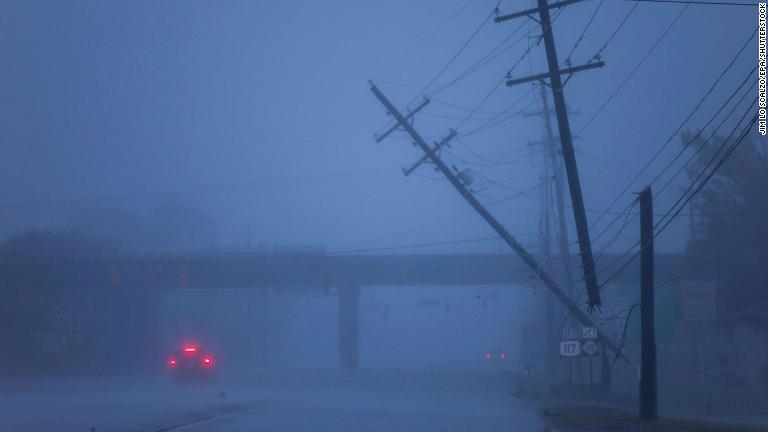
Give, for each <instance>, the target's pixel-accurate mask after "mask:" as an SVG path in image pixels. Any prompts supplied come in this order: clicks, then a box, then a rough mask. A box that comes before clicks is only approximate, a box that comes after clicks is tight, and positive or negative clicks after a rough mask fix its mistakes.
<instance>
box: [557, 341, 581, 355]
mask: <svg viewBox="0 0 768 432" xmlns="http://www.w3.org/2000/svg"><path fill="white" fill-rule="evenodd" d="M580 354H581V344H580V343H579V341H577V340H567V341H561V342H560V356H562V357H578V356H579V355H580Z"/></svg>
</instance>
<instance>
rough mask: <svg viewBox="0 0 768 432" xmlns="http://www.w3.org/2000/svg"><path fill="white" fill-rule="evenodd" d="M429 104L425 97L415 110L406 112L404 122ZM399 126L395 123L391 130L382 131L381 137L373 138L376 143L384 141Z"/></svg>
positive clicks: (375, 136)
mask: <svg viewBox="0 0 768 432" xmlns="http://www.w3.org/2000/svg"><path fill="white" fill-rule="evenodd" d="M429 102H430V100H429V98H426V97H425V98H424V100H423V101H422V102H421V103H420V104H419V105H418V106H416V108H414V109H413V110H410V111H409V112H408V115H407V116H405V119H406V120H409V119H411V118H412V117H413V115H414V114H416V113H417V112H419V111H421V109H422V108H424V107H425V106H427V105H429ZM399 126H400V124H399V123H395V125H394V126H392V127H391V128H389V129H387V130H386V131H384V133H383V134H381V135H374V138H376V142H377V143H379V142H381V141H382V140H384V138H386V137H388V136H389V134H391V133H392V132H394V131H396V130H397V128H398V127H399Z"/></svg>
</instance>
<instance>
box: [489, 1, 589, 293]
mask: <svg viewBox="0 0 768 432" xmlns="http://www.w3.org/2000/svg"><path fill="white" fill-rule="evenodd" d="M579 1H582V0H563V1H560V2H556V3H552V4H549V3H547V0H537V2H538V7H536V8H534V9H529V10H525V11H522V12H518V13H514V14H511V15H505V16H499V17H497V18H496V22H502V21H507V20H510V19H513V18H518V17H522V16H528V17H531V15H532V14H534V13H537V12H538V15H539V20H538V22H539V24H541V31H542V35H541V36H542V38H543V40H544V48H545V49H546V53H547V64H548V66H549V72H548V73H543V74H539V75H534V76H531V77H528V78H522V79H516V80H512V79H510V80H508V81H507V85H509V86H511V85H515V84H519V83H523V82H529V81H535V80H544V79H546V78H549V82H550V86H551V87H552V97H553V99H554V102H555V113H556V115H557V126H558V129H559V131H560V143H561V147H562V151H563V161H564V162H565V171H566V173H567V175H568V188H569V189H570V192H571V203H572V205H573V216H574V219H575V221H576V234H577V236H578V238H579V251H580V253H581V265H582V267H583V270H584V280H585V282H586V285H587V295H588V297H589V306H590V308H594V307H599V306H600V305H601V304H602V303H601V301H600V289H599V286H598V284H597V275H596V274H595V261H594V258H593V257H592V243H591V241H590V239H589V228H588V225H587V216H586V213H585V210H584V199H583V197H582V194H581V183H580V180H579V170H578V168H577V166H576V156H575V154H574V151H573V138H572V136H571V126H570V123H569V121H568V111H567V107H566V104H565V95H564V94H563V81H562V75H564V74H569V75H570V74H573V73H575V72H580V71H583V70H587V69H592V68H596V67H602V66H603V62H601V61H598V62H594V63H588V64H585V65H582V66H577V67H570V66H569V67H567V68H565V69H560V65H559V63H558V60H557V50H556V48H555V38H554V36H553V34H552V20H551V18H550V15H549V10H550V9H552V8H556V7H558V8H559V7H562V6H565V5H568V4H572V3H577V2H579Z"/></svg>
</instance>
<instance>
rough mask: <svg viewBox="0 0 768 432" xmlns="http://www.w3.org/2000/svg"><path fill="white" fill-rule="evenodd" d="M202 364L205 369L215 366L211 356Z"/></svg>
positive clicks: (204, 359) (206, 357) (204, 358)
mask: <svg viewBox="0 0 768 432" xmlns="http://www.w3.org/2000/svg"><path fill="white" fill-rule="evenodd" d="M201 362H202V363H203V366H205V367H211V366H213V359H212V358H211V357H209V356H205V357H203V359H202V360H201Z"/></svg>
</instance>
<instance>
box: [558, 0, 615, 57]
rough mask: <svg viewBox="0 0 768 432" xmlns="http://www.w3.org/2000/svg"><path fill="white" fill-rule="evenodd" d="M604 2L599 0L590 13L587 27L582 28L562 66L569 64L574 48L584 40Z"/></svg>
mask: <svg viewBox="0 0 768 432" xmlns="http://www.w3.org/2000/svg"><path fill="white" fill-rule="evenodd" d="M604 2H605V0H600V3H598V4H597V7H596V8H595V10H594V12H592V16H591V17H589V21H587V25H586V26H585V27H584V30H582V32H581V34H580V35H579V37H578V38H577V39H576V42H575V43H574V44H573V48H571V51H570V52H569V53H568V55H567V56H565V61H563V65H569V64H570V63H571V56H573V53H574V52H575V51H576V48H578V47H579V45H580V44H581V41H582V40H583V39H584V35H586V34H587V32H588V31H589V28H590V27H591V26H592V23H593V22H594V21H595V17H596V16H597V13H598V12H599V11H600V8H602V7H603V3H604ZM561 66H562V65H561Z"/></svg>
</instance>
